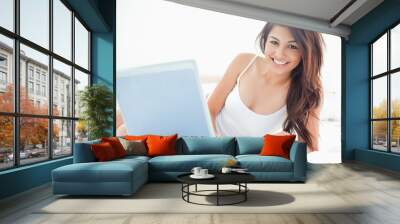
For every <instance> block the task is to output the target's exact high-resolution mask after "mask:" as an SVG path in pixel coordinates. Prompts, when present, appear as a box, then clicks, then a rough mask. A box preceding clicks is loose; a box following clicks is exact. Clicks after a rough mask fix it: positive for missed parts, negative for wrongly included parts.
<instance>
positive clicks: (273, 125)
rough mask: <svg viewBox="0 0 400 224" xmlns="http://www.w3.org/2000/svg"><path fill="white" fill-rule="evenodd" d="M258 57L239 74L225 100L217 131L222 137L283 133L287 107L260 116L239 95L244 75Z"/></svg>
mask: <svg viewBox="0 0 400 224" xmlns="http://www.w3.org/2000/svg"><path fill="white" fill-rule="evenodd" d="M256 58H257V55H256V56H255V57H254V58H253V59H252V60H251V61H250V63H249V64H248V65H247V66H246V68H245V69H243V71H242V72H241V73H240V74H239V76H238V79H237V81H236V84H235V86H234V88H233V89H232V91H231V92H230V93H229V95H228V97H227V98H226V100H225V105H224V107H223V108H222V110H221V111H220V112H219V114H218V115H217V118H216V129H217V132H218V133H219V135H221V136H254V137H260V136H264V135H265V134H274V133H277V132H281V131H283V123H284V121H285V119H286V117H287V111H286V105H285V106H283V107H282V108H280V109H279V110H278V111H275V112H273V113H271V114H268V115H263V114H258V113H255V112H254V111H252V110H251V109H250V108H248V107H247V106H246V104H244V103H243V101H242V100H241V98H240V93H239V82H240V78H241V77H242V75H243V74H244V73H245V72H246V71H247V70H248V69H249V68H250V66H251V65H252V64H253V63H254V62H255V61H256Z"/></svg>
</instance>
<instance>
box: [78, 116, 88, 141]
mask: <svg viewBox="0 0 400 224" xmlns="http://www.w3.org/2000/svg"><path fill="white" fill-rule="evenodd" d="M87 140H88V129H87V125H86V122H85V121H83V120H79V121H75V143H77V142H84V141H87Z"/></svg>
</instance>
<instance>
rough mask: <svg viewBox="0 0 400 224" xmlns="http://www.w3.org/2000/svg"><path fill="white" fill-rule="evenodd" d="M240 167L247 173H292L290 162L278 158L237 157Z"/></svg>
mask: <svg viewBox="0 0 400 224" xmlns="http://www.w3.org/2000/svg"><path fill="white" fill-rule="evenodd" d="M236 159H237V160H238V162H239V165H240V167H242V168H247V169H248V171H249V172H292V171H293V163H292V161H290V160H288V159H285V158H283V157H279V156H260V155H238V156H236Z"/></svg>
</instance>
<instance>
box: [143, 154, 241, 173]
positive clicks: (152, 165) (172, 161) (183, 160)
mask: <svg viewBox="0 0 400 224" xmlns="http://www.w3.org/2000/svg"><path fill="white" fill-rule="evenodd" d="M230 159H235V158H234V157H233V156H231V155H215V154H213V155H175V156H158V157H154V158H152V159H150V160H149V170H150V171H152V172H154V171H163V172H169V171H174V172H190V171H191V170H192V168H193V167H196V166H200V167H203V168H205V169H209V170H210V171H212V172H216V171H219V170H220V169H221V168H222V167H223V166H224V165H225V164H226V162H227V161H228V160H230Z"/></svg>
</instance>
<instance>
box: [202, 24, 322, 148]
mask: <svg viewBox="0 0 400 224" xmlns="http://www.w3.org/2000/svg"><path fill="white" fill-rule="evenodd" d="M258 41H259V46H260V48H261V50H262V52H263V53H264V55H263V56H259V55H254V54H249V53H242V54H239V55H238V56H237V57H236V58H235V59H234V60H233V61H232V62H231V64H230V65H229V67H228V69H227V71H226V72H225V75H224V77H223V79H222V80H221V81H220V83H219V84H218V85H217V87H216V88H215V90H214V92H213V93H212V95H211V96H210V97H209V100H208V107H209V110H210V114H211V119H212V121H213V126H214V129H215V131H216V133H217V134H218V135H223V136H264V135H265V134H288V133H296V134H297V135H298V140H299V141H304V142H306V143H307V145H308V147H309V149H310V151H315V150H318V135H319V115H320V109H321V105H322V86H321V80H320V70H321V66H322V58H323V56H322V46H323V40H322V37H321V35H320V34H319V33H317V32H312V31H305V30H301V29H296V28H291V27H286V26H279V25H274V24H271V23H267V24H266V25H265V26H264V28H263V30H262V31H261V33H260V34H259V36H258Z"/></svg>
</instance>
